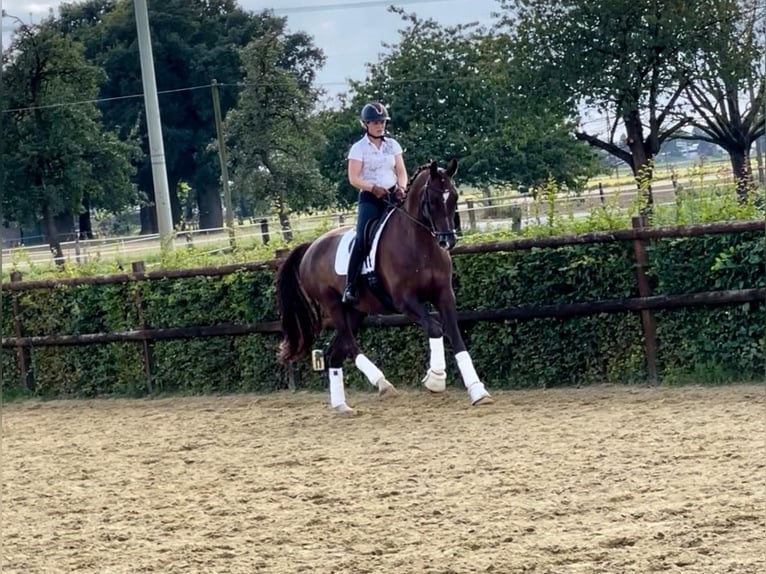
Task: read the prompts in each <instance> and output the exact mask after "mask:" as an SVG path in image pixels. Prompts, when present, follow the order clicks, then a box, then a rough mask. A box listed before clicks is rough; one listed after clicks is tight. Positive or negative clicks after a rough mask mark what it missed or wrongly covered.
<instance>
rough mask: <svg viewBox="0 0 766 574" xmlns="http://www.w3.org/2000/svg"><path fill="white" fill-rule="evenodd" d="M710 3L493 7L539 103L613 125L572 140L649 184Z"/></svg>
mask: <svg viewBox="0 0 766 574" xmlns="http://www.w3.org/2000/svg"><path fill="white" fill-rule="evenodd" d="M713 1H714V0H700V1H698V2H689V1H688V0H560V1H558V2H550V1H549V0H501V3H502V7H503V9H504V13H503V17H502V19H501V26H502V28H503V29H504V30H505V31H506V32H507V33H508V34H509V35H510V36H511V37H512V38H513V40H514V41H515V44H516V50H517V52H518V53H519V54H522V55H523V58H522V61H523V68H524V69H525V70H527V71H528V72H529V84H530V89H531V90H533V91H534V92H535V93H536V94H537V95H538V96H539V97H540V98H545V99H547V100H549V101H552V102H553V101H556V100H558V101H559V102H561V103H562V104H563V105H565V106H568V107H570V109H573V110H574V109H577V108H580V107H586V108H590V109H594V110H596V111H597V112H600V113H602V114H608V115H610V116H611V117H612V118H614V121H613V124H612V125H611V127H610V130H609V133H608V134H606V135H601V134H597V133H593V132H590V131H587V130H585V129H580V130H578V131H577V132H576V134H575V135H576V137H577V138H578V139H579V140H582V141H585V142H588V143H589V144H590V145H592V146H594V147H596V148H600V149H602V150H604V151H606V152H608V153H610V154H612V155H614V156H615V157H617V158H619V159H621V160H622V161H624V162H625V163H627V164H628V165H629V166H630V168H631V170H632V171H633V173H634V175H635V176H636V177H637V178H639V177H646V178H649V179H651V176H652V160H653V158H654V157H655V155H656V154H657V153H658V152H659V150H660V146H661V145H662V142H663V141H665V140H666V139H668V138H669V137H671V136H672V135H673V134H675V133H676V131H677V130H679V129H680V128H682V127H683V126H684V125H685V124H686V123H687V122H688V120H687V119H686V118H680V119H676V118H673V117H671V113H672V112H673V110H674V109H675V108H676V106H677V104H678V100H679V98H680V97H681V96H682V95H683V93H684V90H685V89H686V87H687V85H688V71H689V69H690V65H691V62H692V61H693V53H694V52H695V50H697V49H698V48H699V46H701V45H703V43H704V42H705V38H706V36H707V34H708V32H709V27H710V25H711V23H712V22H714V21H715V16H714V14H713V12H714V11H713V10H712V7H711V2H713ZM620 124H621V125H622V129H623V130H624V134H625V142H626V144H627V147H628V149H627V150H626V149H623V148H622V147H621V146H620V143H619V139H620V136H619V134H618V131H617V130H618V126H619V125H620ZM647 191H648V193H647V200H648V201H649V202H651V199H652V198H651V188H649V189H648V190H647Z"/></svg>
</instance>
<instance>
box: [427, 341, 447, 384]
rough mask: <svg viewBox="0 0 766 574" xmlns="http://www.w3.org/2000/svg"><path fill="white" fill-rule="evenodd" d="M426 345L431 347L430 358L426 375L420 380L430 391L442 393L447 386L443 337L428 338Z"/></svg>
mask: <svg viewBox="0 0 766 574" xmlns="http://www.w3.org/2000/svg"><path fill="white" fill-rule="evenodd" d="M428 346H429V347H430V348H431V359H430V361H429V363H428V364H429V366H428V371H427V372H426V376H425V377H423V380H422V381H421V382H422V383H423V385H425V387H426V388H427V389H428V390H429V391H431V392H432V393H443V392H444V390H445V389H446V388H447V373H446V372H445V368H446V367H447V362H446V360H445V359H444V338H443V337H439V338H438V339H428Z"/></svg>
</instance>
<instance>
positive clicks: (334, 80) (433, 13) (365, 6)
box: [0, 0, 499, 94]
mask: <svg viewBox="0 0 766 574" xmlns="http://www.w3.org/2000/svg"><path fill="white" fill-rule="evenodd" d="M70 1H71V0H70ZM75 1H76V0H75ZM147 2H148V4H149V6H151V3H152V0H147ZM60 4H62V2H61V1H60V0H50V1H47V2H46V1H45V0H40V1H38V2H29V1H28V0H0V5H2V7H3V9H4V10H5V11H6V12H7V13H8V14H11V15H13V16H16V17H18V18H19V19H21V20H23V21H24V22H25V23H27V24H29V23H35V22H39V21H40V19H42V18H44V17H46V16H47V15H48V14H49V13H50V11H51V10H54V11H56V10H57V9H58V6H59V5H60ZM391 4H394V5H396V6H400V7H402V8H404V9H405V10H406V11H407V12H408V13H415V14H417V15H418V16H419V17H421V18H432V19H434V20H436V21H437V22H439V23H441V24H444V25H454V24H460V23H468V22H479V23H481V24H485V25H489V24H490V23H491V22H492V21H493V18H492V13H493V12H496V11H498V9H499V3H498V0H399V1H398V2H396V1H392V0H387V1H386V0H239V5H240V6H241V7H242V8H244V9H245V10H250V11H254V12H259V11H261V10H265V9H271V10H274V12H275V13H276V14H278V15H280V16H285V17H287V23H288V28H289V29H290V30H291V31H293V32H297V31H304V32H307V33H308V34H310V35H311V36H313V38H314V43H315V44H316V45H317V46H318V47H319V48H321V49H322V50H323V51H324V53H325V55H326V57H327V62H326V64H325V66H324V68H323V69H322V70H320V71H319V72H318V74H317V81H318V82H319V83H320V84H321V85H322V86H323V87H324V88H325V89H326V90H327V91H328V93H330V94H337V93H340V92H343V91H345V90H346V89H347V87H348V86H347V81H348V80H349V79H352V80H363V79H364V77H365V64H366V63H369V62H376V61H377V60H378V56H379V54H381V53H383V52H384V50H385V49H384V48H383V45H382V44H383V43H396V41H397V39H398V37H399V36H398V30H399V29H401V28H402V27H403V24H404V22H402V20H401V18H400V17H399V16H398V15H396V14H392V13H390V12H389V11H388V7H389V6H390V5H391ZM14 25H15V22H14V20H13V19H11V18H7V17H6V18H4V19H3V46H6V45H7V42H8V36H9V34H10V33H12V29H13V27H14Z"/></svg>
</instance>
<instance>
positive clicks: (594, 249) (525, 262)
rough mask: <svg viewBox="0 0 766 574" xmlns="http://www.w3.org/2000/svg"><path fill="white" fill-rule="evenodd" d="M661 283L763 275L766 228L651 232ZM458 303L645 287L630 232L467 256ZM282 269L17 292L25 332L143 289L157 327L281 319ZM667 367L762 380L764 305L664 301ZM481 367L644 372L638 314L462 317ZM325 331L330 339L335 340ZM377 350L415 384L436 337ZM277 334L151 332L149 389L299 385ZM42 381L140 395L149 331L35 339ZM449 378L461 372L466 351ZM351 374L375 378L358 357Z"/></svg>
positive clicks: (86, 325)
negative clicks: (111, 339)
mask: <svg viewBox="0 0 766 574" xmlns="http://www.w3.org/2000/svg"><path fill="white" fill-rule="evenodd" d="M648 253H649V260H650V264H649V268H648V269H647V273H648V274H649V278H650V282H651V285H652V290H653V293H654V294H681V293H693V292H699V291H708V290H723V289H742V288H752V287H763V286H764V274H765V272H766V270H765V269H764V238H763V234H762V233H740V234H726V235H709V236H703V237H694V238H685V239H666V240H658V241H654V242H652V243H651V245H650V247H649V249H648ZM454 262H455V289H456V294H457V299H458V305H459V307H460V308H461V309H502V308H507V307H514V306H520V305H545V304H557V303H570V302H583V301H592V300H597V299H621V298H626V297H637V296H638V291H637V286H636V279H635V263H634V257H633V248H632V245H631V244H630V243H629V242H620V243H613V244H596V245H581V246H571V247H562V248H556V249H531V250H520V251H516V252H511V253H489V254H471V255H468V254H464V255H459V254H458V255H456V256H455V257H454ZM273 278H274V274H273V272H267V271H263V272H245V271H242V272H237V273H234V274H232V275H228V276H224V277H215V278H210V277H198V278H191V279H177V280H160V281H145V282H141V283H138V284H121V285H107V286H103V285H102V286H77V287H59V288H56V289H49V290H35V291H31V292H23V293H20V295H19V300H20V304H21V308H22V321H23V325H24V330H25V334H26V335H47V334H52V333H58V334H79V333H94V332H108V331H122V330H127V329H135V328H138V313H137V309H136V305H135V291H136V289H139V290H140V295H141V297H142V299H143V301H144V303H145V311H144V318H145V321H146V324H147V326H148V327H150V328H166V327H183V326H192V325H215V324H226V323H259V322H264V321H273V320H276V319H277V318H278V317H277V315H276V307H275V301H274V299H275V298H274V288H273ZM3 310H4V313H3V316H2V328H3V333H4V334H5V336H6V337H7V336H9V334H12V333H13V317H12V313H11V312H10V311H11V294H10V293H9V292H8V291H3ZM655 317H656V322H657V332H658V345H659V348H658V354H659V357H658V359H659V367H660V371H661V373H660V374H661V376H662V377H663V380H664V381H666V382H671V383H673V382H687V381H695V382H728V381H737V380H753V379H762V377H763V369H764V325H766V322H765V321H764V305H763V304H762V303H760V302H759V303H750V304H747V305H739V306H726V307H717V308H693V309H684V310H676V311H663V312H657V313H656V314H655ZM463 330H464V336H465V339H466V342H467V344H468V349H469V351H470V352H471V354H472V356H473V358H474V362H475V364H476V368H477V370H478V372H479V373H480V374H481V375H482V376H483V378H484V379H485V381H486V382H487V384H488V385H489V386H490V387H491V388H525V387H543V386H546V387H550V386H561V385H581V384H588V383H600V382H613V383H633V382H639V381H643V380H644V379H645V378H646V373H645V367H644V354H643V346H642V335H641V322H640V318H639V316H638V314H634V313H623V314H599V315H595V316H589V317H579V318H572V319H535V320H527V321H503V322H494V323H489V322H477V323H474V324H464V325H463ZM327 341H328V334H324V335H323V337H322V339H321V341H320V344H326V342H327ZM360 342H361V344H362V347H363V349H364V351H365V353H366V354H367V355H368V356H369V357H370V358H371V359H372V360H373V361H375V362H376V363H378V364H379V366H380V367H381V368H382V369H383V371H384V372H385V373H386V374H387V376H388V378H389V379H390V380H391V381H392V382H393V383H394V384H398V385H405V386H406V385H416V384H418V383H419V379H420V377H421V376H422V375H423V373H424V371H425V368H426V364H427V359H428V354H427V350H428V345H427V341H426V335H425V333H424V332H422V331H421V330H420V329H419V328H415V327H394V328H385V329H384V328H380V329H365V330H363V332H362V334H361V336H360ZM278 343H279V340H278V337H277V336H276V335H273V334H255V335H249V336H243V337H214V338H204V339H197V340H179V341H161V342H156V343H154V344H152V345H151V348H152V355H153V371H152V381H151V385H152V387H151V388H152V390H153V391H154V392H155V393H156V392H160V393H166V392H172V393H211V392H238V391H270V390H274V389H280V388H285V387H286V386H287V380H288V378H287V372H286V369H285V368H284V367H283V366H281V365H279V364H278V363H277V362H276V360H275V356H276V351H277V346H278ZM31 356H32V366H33V369H34V379H35V381H36V384H37V388H36V391H35V392H36V393H37V394H38V395H40V396H45V397H59V396H96V395H104V394H115V395H132V396H141V395H145V394H147V393H148V392H149V386H148V382H147V380H146V376H145V373H144V367H143V363H142V350H141V344H140V343H113V344H104V345H91V346H87V347H58V348H52V347H48V348H37V349H34V350H33V351H32V352H31ZM448 363H449V364H450V370H451V375H452V377H451V379H450V380H451V381H452V382H453V384H459V378H458V376H457V373H456V371H455V368H454V364H452V363H454V362H450V361H448ZM2 368H3V380H4V385H5V388H4V390H5V392H6V396H12V395H14V394H16V395H18V394H23V392H24V391H23V389H21V388H20V387H19V383H18V380H19V373H18V369H17V366H16V359H15V351H14V350H8V349H4V350H3V353H2ZM346 373H347V381H348V383H349V385H350V386H352V387H353V386H357V387H364V386H365V385H366V383H365V382H364V381H363V380H362V377H361V375H360V374H359V373H358V372H357V371H356V369H355V368H354V367H353V366H352V365H351V364H349V365H348V368H347V369H346ZM296 374H297V377H298V379H299V381H300V384H301V385H302V386H305V387H309V388H315V389H320V388H323V387H324V384H325V383H324V380H323V375H322V374H317V373H314V372H313V371H311V369H310V366H309V364H308V361H304V362H302V363H301V364H299V365H298V367H297V373H296Z"/></svg>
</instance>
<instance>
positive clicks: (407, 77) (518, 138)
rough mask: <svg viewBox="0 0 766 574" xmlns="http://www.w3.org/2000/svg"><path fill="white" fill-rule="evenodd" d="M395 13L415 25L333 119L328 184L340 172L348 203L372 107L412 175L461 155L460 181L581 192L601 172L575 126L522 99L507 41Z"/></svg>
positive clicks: (470, 26) (484, 32)
mask: <svg viewBox="0 0 766 574" xmlns="http://www.w3.org/2000/svg"><path fill="white" fill-rule="evenodd" d="M392 11H394V12H396V13H398V14H400V16H401V17H402V19H403V21H404V22H405V24H406V26H405V28H404V29H403V30H400V41H399V43H398V44H396V45H391V46H387V48H389V52H388V53H387V54H385V55H383V56H382V57H381V58H380V60H379V61H378V62H376V63H373V64H371V65H369V67H368V74H367V78H366V79H365V81H363V82H357V83H355V84H353V89H354V93H353V96H352V97H351V98H350V99H349V100H348V101H347V102H346V103H345V105H344V107H343V109H342V110H341V111H338V112H334V113H333V112H326V115H327V116H329V117H331V118H332V119H328V120H326V123H327V124H328V125H329V126H330V130H329V133H328V137H329V140H330V141H331V142H332V144H331V145H330V146H329V153H328V154H326V155H325V156H324V157H323V166H324V168H323V169H324V170H325V174H326V175H327V176H328V177H331V176H332V174H338V177H339V178H340V179H339V184H340V185H339V188H340V193H341V197H342V198H343V199H346V197H347V195H349V194H352V193H353V190H350V189H349V188H348V186H347V184H346V183H345V168H344V164H345V161H344V160H345V153H346V152H347V150H348V147H349V146H350V144H351V143H352V142H353V141H354V140H355V139H357V138H359V137H360V136H361V129H360V128H359V123H358V113H359V109H361V107H362V105H363V104H364V103H366V102H367V101H370V100H382V101H383V102H384V103H385V104H386V105H387V106H388V107H389V113H390V114H391V116H392V121H391V130H392V133H393V134H394V135H395V136H396V137H397V138H398V139H399V140H400V141H401V143H402V145H403V146H404V147H405V150H406V153H405V160H406V161H407V163H408V169H409V170H410V172H412V171H413V170H414V168H415V167H416V166H417V165H419V164H422V163H425V162H428V161H430V160H431V159H435V160H437V161H446V160H447V159H449V158H451V157H456V158H459V159H460V180H461V182H464V183H466V184H472V185H478V186H480V187H484V188H488V186H489V185H491V184H514V185H522V184H523V185H538V184H540V183H542V182H544V181H546V180H547V179H548V178H551V177H552V178H554V179H556V180H557V181H559V182H561V183H566V184H567V185H569V186H571V187H577V186H578V185H579V184H580V183H581V182H582V180H583V179H584V178H585V177H587V176H588V175H591V174H593V173H594V172H595V170H596V161H595V156H594V154H593V153H592V152H591V151H590V150H589V149H588V147H587V146H586V145H584V144H582V143H579V142H577V141H576V140H575V139H574V138H573V137H572V135H571V131H572V129H573V126H572V125H568V124H567V122H566V121H565V118H564V116H563V115H561V114H557V113H556V112H555V111H554V110H551V109H549V108H546V107H545V106H543V105H538V103H537V102H536V101H535V100H534V99H532V98H529V97H527V96H526V95H525V94H524V93H522V92H521V91H520V90H519V89H518V84H517V81H516V80H517V78H516V77H515V74H514V68H513V66H507V65H499V62H501V61H502V62H507V61H508V58H509V57H511V55H510V54H509V53H508V50H507V48H508V43H507V41H506V39H505V38H504V37H503V36H500V35H493V34H491V33H489V32H488V31H487V30H485V29H483V28H481V27H479V26H477V25H474V24H467V25H458V26H446V27H445V26H441V25H440V24H438V23H437V22H435V21H433V20H424V19H420V18H418V17H417V16H416V15H414V14H406V13H404V12H403V11H402V10H400V9H392ZM342 167H343V168H344V169H341V168H342Z"/></svg>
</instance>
